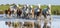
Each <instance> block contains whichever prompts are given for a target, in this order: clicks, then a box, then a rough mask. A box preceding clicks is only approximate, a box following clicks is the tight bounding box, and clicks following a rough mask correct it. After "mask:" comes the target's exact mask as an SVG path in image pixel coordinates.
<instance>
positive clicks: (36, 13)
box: [5, 5, 51, 27]
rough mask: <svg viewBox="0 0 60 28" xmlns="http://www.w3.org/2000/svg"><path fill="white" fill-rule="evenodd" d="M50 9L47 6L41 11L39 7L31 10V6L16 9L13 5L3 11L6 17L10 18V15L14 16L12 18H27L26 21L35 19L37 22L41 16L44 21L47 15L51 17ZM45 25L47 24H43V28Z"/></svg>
mask: <svg viewBox="0 0 60 28" xmlns="http://www.w3.org/2000/svg"><path fill="white" fill-rule="evenodd" d="M50 9H51V8H50V7H49V6H47V7H46V8H44V9H42V8H40V6H37V7H36V8H33V6H23V7H18V6H16V5H15V6H12V7H10V8H9V9H7V10H5V15H6V16H7V15H8V16H9V17H10V16H11V15H12V14H14V16H17V17H22V18H27V19H30V18H32V19H35V18H36V19H38V20H39V19H40V17H41V16H42V15H43V16H44V18H45V19H46V18H47V16H48V15H49V16H51V11H50ZM50 20H51V19H50ZM40 21H41V20H40ZM40 21H38V22H39V23H40ZM50 23H51V22H50ZM46 24H47V23H46V22H45V23H44V26H43V27H46Z"/></svg>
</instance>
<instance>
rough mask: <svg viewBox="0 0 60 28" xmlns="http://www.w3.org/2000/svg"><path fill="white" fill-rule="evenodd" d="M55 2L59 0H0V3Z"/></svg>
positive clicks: (59, 3)
mask: <svg viewBox="0 0 60 28" xmlns="http://www.w3.org/2000/svg"><path fill="white" fill-rule="evenodd" d="M12 3H15V4H57V5H60V0H0V4H12Z"/></svg>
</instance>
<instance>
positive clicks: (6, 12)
mask: <svg viewBox="0 0 60 28" xmlns="http://www.w3.org/2000/svg"><path fill="white" fill-rule="evenodd" d="M5 14H6V15H9V16H11V11H10V8H9V9H8V10H5Z"/></svg>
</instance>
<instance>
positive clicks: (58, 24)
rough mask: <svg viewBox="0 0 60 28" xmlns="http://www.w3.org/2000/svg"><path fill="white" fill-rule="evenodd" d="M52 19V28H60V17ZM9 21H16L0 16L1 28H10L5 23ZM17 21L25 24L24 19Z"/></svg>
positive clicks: (54, 16) (55, 16)
mask: <svg viewBox="0 0 60 28" xmlns="http://www.w3.org/2000/svg"><path fill="white" fill-rule="evenodd" d="M51 17H52V28H60V16H57V15H52V16H51ZM9 20H10V21H14V20H16V19H13V18H12V19H5V18H3V16H2V15H0V28H8V26H6V25H5V21H9ZM17 20H20V21H21V22H23V20H22V19H17ZM24 20H25V19H24ZM27 21H28V20H27ZM31 21H35V20H31Z"/></svg>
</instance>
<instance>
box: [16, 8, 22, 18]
mask: <svg viewBox="0 0 60 28" xmlns="http://www.w3.org/2000/svg"><path fill="white" fill-rule="evenodd" d="M21 14H22V10H20V9H19V8H18V9H17V17H20V16H21Z"/></svg>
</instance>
